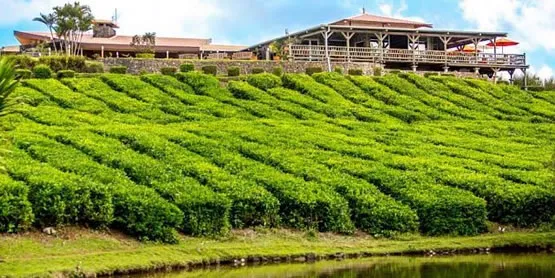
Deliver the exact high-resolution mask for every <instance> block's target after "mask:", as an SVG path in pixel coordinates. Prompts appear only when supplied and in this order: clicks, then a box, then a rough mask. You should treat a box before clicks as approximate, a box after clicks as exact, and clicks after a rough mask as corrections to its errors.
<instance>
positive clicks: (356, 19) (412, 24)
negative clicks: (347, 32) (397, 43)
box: [331, 13, 432, 29]
mask: <svg viewBox="0 0 555 278" xmlns="http://www.w3.org/2000/svg"><path fill="white" fill-rule="evenodd" d="M331 25H370V26H375V27H400V28H414V29H417V28H422V27H428V28H432V24H428V23H423V22H418V21H412V20H407V19H400V18H392V17H385V16H378V15H371V14H367V13H363V14H360V15H355V16H352V17H349V18H345V19H342V20H339V21H336V22H333V23H331Z"/></svg>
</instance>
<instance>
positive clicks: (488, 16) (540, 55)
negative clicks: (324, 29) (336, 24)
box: [0, 0, 555, 78]
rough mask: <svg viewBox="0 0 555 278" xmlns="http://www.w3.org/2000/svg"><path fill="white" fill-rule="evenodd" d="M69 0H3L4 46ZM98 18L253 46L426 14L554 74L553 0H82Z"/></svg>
mask: <svg viewBox="0 0 555 278" xmlns="http://www.w3.org/2000/svg"><path fill="white" fill-rule="evenodd" d="M65 2H67V0H0V7H1V9H0V46H1V45H14V44H17V41H15V39H14V38H13V30H44V26H41V24H39V23H36V22H32V21H31V19H32V18H33V17H35V16H37V15H38V14H39V13H40V12H44V13H47V12H49V11H50V9H51V7H53V6H56V5H60V4H63V3H65ZM80 2H81V3H84V4H88V5H90V6H91V8H92V10H93V13H94V15H95V16H96V17H97V18H106V19H110V18H111V17H112V15H113V14H114V10H115V9H117V10H118V14H119V19H118V23H119V24H120V26H121V29H120V30H119V33H120V34H130V35H134V34H138V33H144V32H156V33H157V34H158V35H159V36H180V37H202V38H212V39H213V40H214V42H216V43H232V44H242V45H252V44H255V43H257V42H260V41H263V40H266V39H270V38H272V37H276V36H278V35H282V34H283V33H284V32H285V29H288V30H289V31H296V30H301V29H303V28H306V27H310V26H314V25H317V24H321V23H328V22H332V21H334V20H338V19H341V18H345V17H348V16H352V15H355V14H358V13H360V12H361V8H362V7H363V6H364V7H365V8H366V10H367V12H368V13H372V14H380V15H386V16H394V17H403V18H411V19H417V20H424V21H426V22H428V23H432V24H434V27H435V28H436V29H465V30H483V31H492V30H495V31H506V32H509V34H510V38H511V39H514V40H517V41H520V42H521V45H519V46H518V47H514V48H510V49H506V51H507V52H526V53H527V55H528V56H527V57H528V61H529V63H530V64H531V65H532V70H533V71H534V72H536V73H538V74H539V75H540V76H542V77H544V78H547V77H550V76H553V75H555V72H554V71H555V1H554V0H433V1H432V0H373V1H370V0H156V1H149V2H148V3H149V4H148V5H144V4H140V2H141V1H137V0H81V1H80Z"/></svg>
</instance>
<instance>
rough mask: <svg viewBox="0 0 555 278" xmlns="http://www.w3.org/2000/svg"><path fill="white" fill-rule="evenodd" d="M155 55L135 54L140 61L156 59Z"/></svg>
mask: <svg viewBox="0 0 555 278" xmlns="http://www.w3.org/2000/svg"><path fill="white" fill-rule="evenodd" d="M154 56H155V55H154V53H137V54H135V57H136V58H139V59H154Z"/></svg>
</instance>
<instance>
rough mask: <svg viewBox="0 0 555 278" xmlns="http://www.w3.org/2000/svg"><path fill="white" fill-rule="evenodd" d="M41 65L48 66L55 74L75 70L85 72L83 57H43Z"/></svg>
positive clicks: (40, 61)
mask: <svg viewBox="0 0 555 278" xmlns="http://www.w3.org/2000/svg"><path fill="white" fill-rule="evenodd" d="M38 63H39V64H43V65H47V66H48V67H50V69H52V71H53V72H59V71H61V70H73V71H75V72H85V69H86V63H85V57H82V56H43V57H40V58H39V62H38Z"/></svg>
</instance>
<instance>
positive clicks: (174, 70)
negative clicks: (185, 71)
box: [160, 67, 177, 75]
mask: <svg viewBox="0 0 555 278" xmlns="http://www.w3.org/2000/svg"><path fill="white" fill-rule="evenodd" d="M160 73H162V74H163V75H175V74H176V73H177V68H174V67H163V68H161V69H160Z"/></svg>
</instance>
